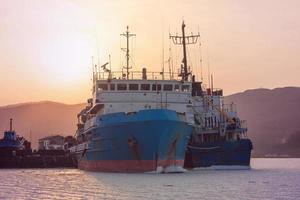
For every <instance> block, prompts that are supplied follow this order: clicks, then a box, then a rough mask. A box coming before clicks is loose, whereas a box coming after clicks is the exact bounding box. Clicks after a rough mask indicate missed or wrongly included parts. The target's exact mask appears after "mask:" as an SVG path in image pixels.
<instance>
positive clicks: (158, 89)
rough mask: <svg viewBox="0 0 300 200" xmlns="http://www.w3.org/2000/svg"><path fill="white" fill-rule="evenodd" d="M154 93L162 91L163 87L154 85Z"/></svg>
mask: <svg viewBox="0 0 300 200" xmlns="http://www.w3.org/2000/svg"><path fill="white" fill-rule="evenodd" d="M152 91H161V85H159V84H153V85H152Z"/></svg>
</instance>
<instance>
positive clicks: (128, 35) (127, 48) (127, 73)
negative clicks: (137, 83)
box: [121, 26, 136, 79]
mask: <svg viewBox="0 0 300 200" xmlns="http://www.w3.org/2000/svg"><path fill="white" fill-rule="evenodd" d="M126 28H127V30H126V32H125V33H122V34H121V36H124V37H126V48H121V49H122V50H123V51H125V52H126V67H125V69H126V78H127V79H128V78H129V69H131V67H129V38H130V37H132V36H136V35H135V34H131V33H130V32H129V26H127V27H126Z"/></svg>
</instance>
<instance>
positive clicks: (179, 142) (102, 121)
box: [77, 109, 192, 172]
mask: <svg viewBox="0 0 300 200" xmlns="http://www.w3.org/2000/svg"><path fill="white" fill-rule="evenodd" d="M180 118H181V116H180V114H178V113H176V112H175V111H172V110H167V109H153V110H142V111H139V112H135V113H130V114H126V113H113V114H106V115H101V116H99V117H97V119H96V120H97V121H98V122H99V124H98V126H97V127H94V128H91V129H90V130H88V132H86V133H85V134H84V135H85V136H86V137H89V139H88V141H89V142H88V145H87V146H86V147H84V148H82V150H81V151H77V156H78V164H79V168H80V169H83V170H91V171H110V172H151V171H156V172H179V171H182V170H183V168H182V166H183V164H184V156H185V148H186V145H187V142H188V140H189V136H190V134H191V132H192V126H191V125H189V124H187V123H186V122H184V121H183V120H181V119H180Z"/></svg>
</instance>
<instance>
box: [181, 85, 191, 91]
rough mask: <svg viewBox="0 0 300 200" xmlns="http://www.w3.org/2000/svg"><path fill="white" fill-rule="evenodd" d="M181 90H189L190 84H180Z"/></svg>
mask: <svg viewBox="0 0 300 200" xmlns="http://www.w3.org/2000/svg"><path fill="white" fill-rule="evenodd" d="M181 90H182V91H183V92H189V91H190V86H189V85H182V86H181Z"/></svg>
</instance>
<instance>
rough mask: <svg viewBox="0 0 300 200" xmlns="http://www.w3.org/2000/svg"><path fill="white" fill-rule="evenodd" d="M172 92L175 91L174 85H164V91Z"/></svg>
mask: <svg viewBox="0 0 300 200" xmlns="http://www.w3.org/2000/svg"><path fill="white" fill-rule="evenodd" d="M172 90H173V85H171V84H166V85H164V91H172Z"/></svg>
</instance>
